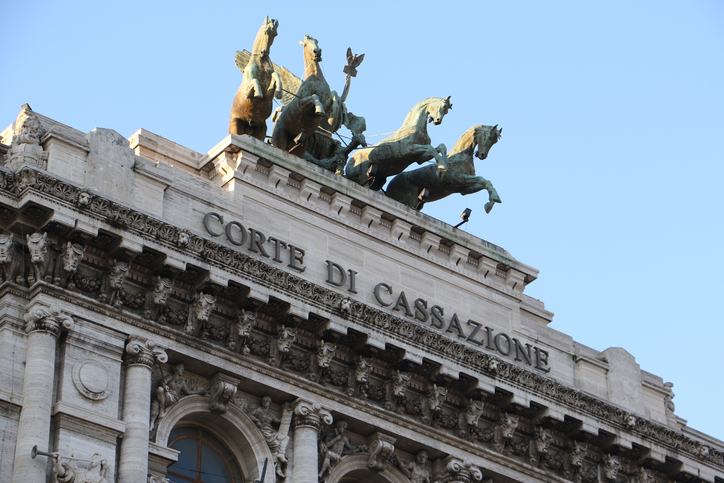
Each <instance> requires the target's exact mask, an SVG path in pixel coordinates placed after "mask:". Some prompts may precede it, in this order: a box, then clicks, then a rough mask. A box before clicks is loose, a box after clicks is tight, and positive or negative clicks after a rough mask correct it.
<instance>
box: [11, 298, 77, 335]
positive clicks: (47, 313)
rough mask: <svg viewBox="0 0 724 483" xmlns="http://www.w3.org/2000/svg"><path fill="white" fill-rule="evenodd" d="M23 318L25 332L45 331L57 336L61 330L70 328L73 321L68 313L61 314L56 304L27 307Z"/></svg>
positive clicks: (72, 325)
mask: <svg viewBox="0 0 724 483" xmlns="http://www.w3.org/2000/svg"><path fill="white" fill-rule="evenodd" d="M23 318H24V319H25V332H26V333H28V334H30V333H31V332H47V333H48V334H50V335H52V336H54V337H58V336H59V335H60V332H61V331H63V330H72V329H73V327H74V325H75V323H74V322H73V318H72V317H71V316H70V315H66V314H63V313H62V312H61V311H60V308H58V307H56V306H52V307H44V306H41V305H36V306H34V307H31V308H30V309H28V313H27V314H25V316H24V317H23Z"/></svg>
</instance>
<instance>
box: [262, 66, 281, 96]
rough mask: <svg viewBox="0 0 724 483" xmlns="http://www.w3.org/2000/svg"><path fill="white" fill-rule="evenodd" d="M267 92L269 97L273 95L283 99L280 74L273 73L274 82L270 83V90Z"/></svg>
mask: <svg viewBox="0 0 724 483" xmlns="http://www.w3.org/2000/svg"><path fill="white" fill-rule="evenodd" d="M266 92H267V95H269V97H271V96H272V94H273V95H274V97H276V98H277V99H281V98H282V95H284V93H283V92H282V78H281V77H279V72H273V73H272V81H271V82H270V83H269V89H267V91H266Z"/></svg>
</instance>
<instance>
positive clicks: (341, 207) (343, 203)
mask: <svg viewBox="0 0 724 483" xmlns="http://www.w3.org/2000/svg"><path fill="white" fill-rule="evenodd" d="M350 206H352V198H350V197H349V196H346V195H343V194H342V193H339V192H337V193H335V194H333V195H332V203H330V207H331V208H332V212H333V213H336V214H337V215H347V213H349V208H350Z"/></svg>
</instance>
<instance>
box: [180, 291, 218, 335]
mask: <svg viewBox="0 0 724 483" xmlns="http://www.w3.org/2000/svg"><path fill="white" fill-rule="evenodd" d="M215 307H216V297H214V296H213V295H206V294H204V293H203V292H199V293H198V294H197V295H196V297H194V300H193V302H192V303H191V307H190V310H189V317H188V319H187V320H186V327H184V332H186V333H187V334H189V335H195V334H197V333H198V332H199V330H200V329H201V327H202V326H205V325H206V323H207V322H208V321H209V316H210V315H211V312H212V311H213V310H214V308H215Z"/></svg>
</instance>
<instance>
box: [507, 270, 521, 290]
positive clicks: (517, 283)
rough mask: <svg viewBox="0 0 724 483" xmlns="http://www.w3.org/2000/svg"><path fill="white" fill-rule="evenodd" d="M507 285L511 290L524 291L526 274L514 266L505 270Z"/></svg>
mask: <svg viewBox="0 0 724 483" xmlns="http://www.w3.org/2000/svg"><path fill="white" fill-rule="evenodd" d="M505 286H506V287H507V288H508V289H509V290H514V291H516V292H519V293H523V289H524V288H525V274H524V273H522V272H519V271H518V270H515V269H514V268H511V269H508V271H507V272H505Z"/></svg>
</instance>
